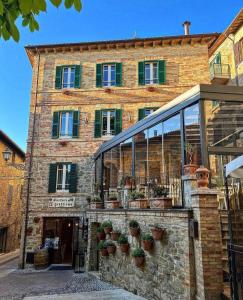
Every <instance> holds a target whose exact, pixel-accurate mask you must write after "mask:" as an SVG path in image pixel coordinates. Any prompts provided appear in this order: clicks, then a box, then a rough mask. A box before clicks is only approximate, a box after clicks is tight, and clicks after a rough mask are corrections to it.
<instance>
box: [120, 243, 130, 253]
mask: <svg viewBox="0 0 243 300" xmlns="http://www.w3.org/2000/svg"><path fill="white" fill-rule="evenodd" d="M120 250H121V252H122V253H127V252H128V250H129V244H120Z"/></svg>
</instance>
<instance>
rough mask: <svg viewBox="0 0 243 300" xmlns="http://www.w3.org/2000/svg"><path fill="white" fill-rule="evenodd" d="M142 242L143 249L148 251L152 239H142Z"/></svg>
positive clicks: (151, 247) (151, 244)
mask: <svg viewBox="0 0 243 300" xmlns="http://www.w3.org/2000/svg"><path fill="white" fill-rule="evenodd" d="M142 243H143V249H144V250H146V251H149V250H151V249H153V246H154V241H151V240H142Z"/></svg>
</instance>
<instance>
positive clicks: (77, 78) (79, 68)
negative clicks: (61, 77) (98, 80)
mask: <svg viewBox="0 0 243 300" xmlns="http://www.w3.org/2000/svg"><path fill="white" fill-rule="evenodd" d="M81 74H82V66H80V65H76V66H75V78H74V87H75V88H76V89H80V82H81Z"/></svg>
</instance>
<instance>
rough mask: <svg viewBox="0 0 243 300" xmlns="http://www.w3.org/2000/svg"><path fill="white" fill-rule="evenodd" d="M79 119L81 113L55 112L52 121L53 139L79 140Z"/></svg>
mask: <svg viewBox="0 0 243 300" xmlns="http://www.w3.org/2000/svg"><path fill="white" fill-rule="evenodd" d="M79 119H80V114H79V111H56V112H54V113H53V121H52V138H53V139H58V138H64V137H65V138H78V137H79Z"/></svg>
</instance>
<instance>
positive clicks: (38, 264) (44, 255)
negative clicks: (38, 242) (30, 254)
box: [34, 249, 49, 269]
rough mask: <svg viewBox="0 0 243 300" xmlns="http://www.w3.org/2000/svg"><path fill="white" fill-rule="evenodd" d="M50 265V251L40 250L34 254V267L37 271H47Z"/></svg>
mask: <svg viewBox="0 0 243 300" xmlns="http://www.w3.org/2000/svg"><path fill="white" fill-rule="evenodd" d="M48 264H49V255H48V249H38V250H36V252H35V254H34V266H35V268H36V269H45V268H47V267H48Z"/></svg>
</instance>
